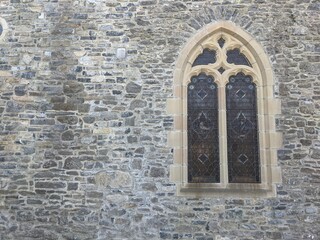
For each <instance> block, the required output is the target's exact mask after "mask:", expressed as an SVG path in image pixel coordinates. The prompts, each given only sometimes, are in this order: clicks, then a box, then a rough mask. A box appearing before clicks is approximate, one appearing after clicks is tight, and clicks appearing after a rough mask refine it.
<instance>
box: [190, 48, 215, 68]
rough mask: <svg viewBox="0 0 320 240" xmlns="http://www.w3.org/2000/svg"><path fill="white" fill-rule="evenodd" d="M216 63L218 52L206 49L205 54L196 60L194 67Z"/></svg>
mask: <svg viewBox="0 0 320 240" xmlns="http://www.w3.org/2000/svg"><path fill="white" fill-rule="evenodd" d="M215 62H216V52H215V51H214V50H210V49H207V48H206V49H204V50H203V52H202V53H201V54H200V55H199V56H198V57H197V58H196V60H194V63H193V64H192V67H194V66H197V65H208V64H210V63H215Z"/></svg>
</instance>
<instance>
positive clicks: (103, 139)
mask: <svg viewBox="0 0 320 240" xmlns="http://www.w3.org/2000/svg"><path fill="white" fill-rule="evenodd" d="M0 17H1V18H3V19H4V20H5V21H6V23H7V25H8V29H7V30H6V33H5V36H4V37H2V38H1V39H0V41H1V42H0V78H1V81H0V96H1V99H0V114H1V117H0V121H1V125H0V129H1V138H0V155H1V157H0V239H1V240H31V239H32V240H33V239H39V240H40V239H41V240H62V239H63V240H64V239H66V240H71V239H74V240H75V239H80V240H85V239H87V240H92V239H98V240H105V239H118V240H123V239H130V240H131V239H137V240H140V239H197V240H210V239H211V240H218V239H219V240H240V239H241V240H256V239H283V240H284V239H286V240H301V239H308V240H309V239H310V240H311V239H312V240H316V239H319V238H320V210H319V206H320V138H319V127H320V121H319V120H320V81H319V80H320V2H319V0H214V1H209V0H208V1H205V0H181V1H173V0H1V2H0ZM219 20H229V21H232V22H234V23H235V24H236V25H237V26H239V27H241V28H243V29H244V30H245V31H247V32H248V33H250V34H251V35H252V36H253V37H254V38H255V39H256V40H257V41H258V42H259V43H260V44H261V45H262V46H263V48H264V50H265V52H266V53H267V55H268V56H269V59H270V62H271V63H272V67H273V72H274V77H275V82H276V89H275V92H276V97H277V98H279V99H281V102H282V114H281V115H279V116H278V118H277V119H276V125H277V129H278V130H279V131H281V132H282V133H283V139H284V140H283V147H282V148H281V149H279V151H278V164H279V165H280V166H281V169H282V184H279V185H278V187H277V197H275V198H267V199H264V198H255V199H254V198H203V199H199V198H185V197H177V196H176V194H175V184H173V183H172V182H170V180H169V165H171V164H172V162H173V154H172V149H170V148H169V147H168V145H167V133H168V131H170V130H172V128H173V118H172V116H170V115H168V114H167V113H166V100H167V98H169V97H172V94H173V93H172V79H173V70H174V67H175V60H176V59H177V57H178V55H179V53H180V51H181V49H182V47H183V46H184V44H186V42H187V41H188V39H190V38H191V37H192V36H194V35H195V34H196V33H197V31H198V30H199V29H200V28H202V27H204V26H205V25H206V24H208V23H212V22H216V21H219ZM2 34H4V32H3V33H2Z"/></svg>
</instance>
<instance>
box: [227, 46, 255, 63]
mask: <svg viewBox="0 0 320 240" xmlns="http://www.w3.org/2000/svg"><path fill="white" fill-rule="evenodd" d="M227 62H228V63H234V64H235V65H246V66H249V67H251V64H250V62H249V60H248V59H247V58H246V56H245V55H244V54H243V53H241V52H240V50H239V49H238V48H235V49H232V50H229V51H227Z"/></svg>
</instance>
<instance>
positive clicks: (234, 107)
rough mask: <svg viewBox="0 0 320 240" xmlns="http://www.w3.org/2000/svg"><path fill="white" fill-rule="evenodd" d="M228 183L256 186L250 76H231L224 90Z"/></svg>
mask: <svg viewBox="0 0 320 240" xmlns="http://www.w3.org/2000/svg"><path fill="white" fill-rule="evenodd" d="M226 99H227V109H226V110H227V135H228V136H227V144H228V177H229V182H230V183H260V181H261V180H260V163H259V142H258V126H257V103H256V86H255V84H254V83H253V82H252V78H251V77H250V76H246V75H244V74H243V73H238V74H237V75H235V76H231V77H230V79H229V83H228V84H227V87H226Z"/></svg>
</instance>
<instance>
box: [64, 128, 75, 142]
mask: <svg viewBox="0 0 320 240" xmlns="http://www.w3.org/2000/svg"><path fill="white" fill-rule="evenodd" d="M73 139H74V132H73V131H71V130H68V131H65V132H63V133H62V135H61V140H63V141H72V140H73Z"/></svg>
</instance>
